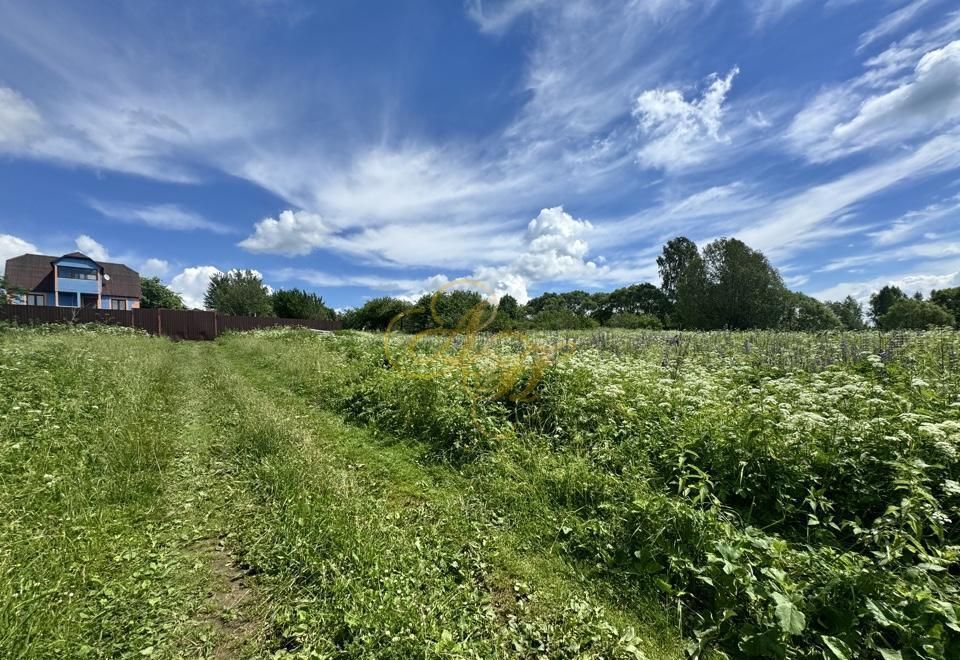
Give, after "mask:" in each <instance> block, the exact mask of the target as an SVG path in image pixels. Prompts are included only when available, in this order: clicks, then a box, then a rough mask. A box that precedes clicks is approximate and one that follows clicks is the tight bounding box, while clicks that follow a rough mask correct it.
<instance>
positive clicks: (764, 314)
mask: <svg viewBox="0 0 960 660" xmlns="http://www.w3.org/2000/svg"><path fill="white" fill-rule="evenodd" d="M657 269H658V271H659V274H660V283H659V285H657V284H653V283H650V282H642V283H638V284H631V285H629V286H625V287H621V288H619V289H615V290H613V291H609V292H593V293H589V292H587V291H580V290H577V291H566V292H563V293H553V292H549V293H544V294H542V295H540V296H537V297H536V298H533V299H531V300H529V301H528V302H527V303H526V304H525V305H521V304H519V303H518V302H517V300H516V299H515V298H514V297H512V296H510V295H505V296H503V297H502V298H500V300H499V303H498V304H497V305H496V309H494V308H493V307H492V306H489V305H488V304H487V303H485V302H484V299H483V297H482V296H481V294H480V293H478V292H476V291H464V290H451V291H444V292H443V293H442V294H440V295H438V296H436V297H434V296H433V294H424V295H423V296H422V297H421V298H420V299H419V300H417V301H416V302H413V303H411V302H408V301H405V300H402V299H399V298H393V297H389V296H383V297H379V298H373V299H371V300H368V301H366V302H365V303H364V304H363V305H362V306H360V307H357V308H354V309H350V310H347V311H346V312H344V313H343V314H339V315H338V314H337V313H336V312H335V311H334V310H333V309H331V308H330V307H328V306H327V305H326V304H325V303H324V301H323V298H322V297H321V296H318V295H317V294H315V293H311V292H308V291H303V290H301V289H296V288H294V289H279V290H276V291H272V292H271V291H270V289H269V288H268V287H267V286H266V285H265V284H264V283H263V281H262V279H261V278H260V276H259V275H258V274H257V273H255V272H253V271H250V270H235V271H230V272H229V273H220V274H217V275H215V276H213V277H212V278H211V280H210V284H209V286H208V287H207V291H206V295H205V296H204V306H205V307H206V308H207V309H212V310H216V311H218V312H220V313H222V314H235V315H238V316H278V317H283V318H297V319H322V320H334V319H339V320H341V321H342V322H343V324H344V327H346V328H352V329H357V330H385V329H386V328H387V326H388V325H389V324H390V322H391V321H392V320H393V319H394V318H396V317H397V316H398V315H400V314H401V313H402V314H403V318H402V319H401V321H400V322H399V324H398V326H397V329H399V330H402V331H406V332H419V331H421V330H426V329H429V328H432V327H436V326H440V327H446V328H454V327H458V326H461V327H462V326H463V325H464V324H465V323H468V322H470V321H471V315H479V316H480V317H483V318H473V319H472V322H473V323H475V324H476V325H482V326H484V327H485V328H486V329H488V330H493V331H498V330H501V331H502V330H575V329H589V328H596V327H601V326H602V327H610V328H634V329H639V328H647V329H662V328H675V329H690V330H719V329H731V330H746V329H781V330H806V331H821V330H840V329H847V330H860V329H863V328H865V327H867V323H868V322H869V323H871V324H872V325H874V326H876V327H878V328H881V329H885V330H893V329H901V328H903V329H907V328H914V329H920V328H927V327H930V326H956V325H957V323H958V321H960V287H953V288H948V289H942V290H934V291H932V292H931V294H930V296H929V298H926V299H925V298H924V297H923V296H922V295H921V294H920V293H919V292H918V293H916V294H914V295H913V296H908V295H907V294H906V293H904V292H903V291H902V290H901V289H900V288H898V287H896V286H892V285H889V286H885V287H883V288H882V289H880V290H879V291H878V292H876V293H875V294H873V295H872V296H871V297H870V300H869V304H868V306H867V309H866V310H864V308H863V306H862V305H861V304H860V303H859V302H858V301H857V300H855V299H854V298H853V297H852V296H847V297H846V298H844V299H843V300H839V301H820V300H817V299H815V298H813V297H811V296H808V295H806V294H803V293H800V292H798V291H791V290H789V289H788V288H787V286H786V285H785V284H784V282H783V278H782V277H781V275H780V273H779V272H778V271H777V269H776V268H774V267H773V266H772V265H771V264H770V262H769V260H768V259H767V258H766V256H764V255H763V253H761V252H760V251H759V250H754V249H753V248H751V247H750V246H748V245H747V244H746V243H744V242H743V241H740V240H737V239H735V238H720V239H717V240H715V241H713V242H711V243H709V244H707V245H706V246H705V247H704V248H703V249H700V248H698V247H697V245H696V243H694V242H693V241H691V240H690V239H688V238H686V237H683V236H679V237H677V238H674V239H672V240H670V241H668V242H667V243H666V244H665V245H664V246H663V250H662V252H661V254H660V256H659V257H657ZM141 288H142V290H143V297H142V299H141V307H144V308H156V307H163V308H167V309H183V308H184V304H183V300H182V299H181V298H180V296H178V295H177V294H176V293H175V292H173V291H172V290H171V289H170V288H169V287H167V286H165V285H164V284H163V283H162V282H161V281H160V279H159V278H157V277H152V278H141ZM431 304H433V305H434V309H433V310H432V311H431ZM485 306H486V307H485ZM494 312H496V313H495V315H494ZM491 317H493V318H492V322H489V324H488V321H490V318H491ZM438 321H439V322H438Z"/></svg>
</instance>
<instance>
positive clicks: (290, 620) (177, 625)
mask: <svg viewBox="0 0 960 660" xmlns="http://www.w3.org/2000/svg"><path fill="white" fill-rule="evenodd" d="M281 348H282V346H281V345H276V344H273V345H271V344H268V343H264V342H260V345H259V346H258V345H257V342H250V341H247V340H245V339H243V338H236V339H232V340H226V341H222V342H217V343H209V344H203V343H179V344H176V343H171V342H167V341H165V340H160V339H152V338H148V337H144V336H140V335H135V334H132V333H103V332H95V331H85V330H75V331H62V332H42V333H38V332H25V331H12V332H11V331H8V332H6V333H3V334H2V335H0V373H2V380H0V388H2V389H0V437H2V438H3V440H2V445H0V507H2V510H3V513H4V518H3V519H4V520H5V521H7V522H6V523H5V524H4V525H3V527H2V528H0V656H3V657H79V656H85V657H145V656H151V657H286V656H297V657H397V658H409V657H477V658H481V657H482V658H488V657H534V656H541V655H549V656H553V657H597V656H603V657H642V656H643V655H644V654H645V655H646V656H647V657H654V658H662V657H678V656H679V655H680V646H679V640H678V637H677V635H676V633H675V632H674V627H673V624H672V623H671V622H670V619H669V617H667V616H664V615H661V614H657V613H656V612H658V611H662V609H661V607H660V605H659V604H658V603H656V602H652V601H647V602H646V604H645V606H644V607H623V606H622V602H620V601H622V596H620V595H618V594H617V592H616V590H614V589H611V588H610V587H609V585H605V584H603V583H602V582H600V583H594V580H593V579H592V575H591V572H590V571H589V570H585V569H584V567H583V566H582V565H580V563H579V562H576V561H570V560H569V559H568V558H566V557H565V556H564V555H563V553H561V552H559V551H557V550H556V549H555V548H553V547H551V545H550V544H547V545H543V543H542V540H543V531H542V530H540V529H536V527H537V526H539V525H544V524H546V525H549V526H551V528H552V525H553V522H554V521H553V520H552V519H551V516H552V515H553V514H551V513H543V514H542V515H541V514H539V513H536V514H530V515H527V514H525V515H524V516H523V520H522V523H521V524H513V523H512V522H509V521H508V519H509V518H510V516H511V510H510V508H508V507H510V506H513V505H514V504H516V498H517V497H522V496H523V494H522V493H518V492H516V489H515V488H512V487H510V486H511V483H512V482H513V481H514V479H513V478H512V475H509V474H504V475H503V476H502V477H501V478H498V479H496V480H492V481H487V482H482V481H477V480H474V479H471V478H470V477H469V476H468V475H466V474H464V472H463V470H462V469H460V468H458V467H456V466H454V465H452V464H449V463H444V462H440V461H437V460H436V459H435V456H433V454H432V449H431V447H429V446H428V445H426V444H425V443H422V442H420V441H417V440H413V439H410V438H404V437H400V436H392V435H390V434H383V433H378V432H377V431H376V430H375V429H372V428H367V427H364V426H362V425H361V426H358V425H355V424H352V423H350V422H348V421H346V420H345V419H344V418H343V416H342V415H340V414H339V413H338V412H336V411H335V410H334V409H333V406H332V405H331V406H328V405H323V402H322V401H320V400H318V398H317V391H316V390H314V389H311V388H305V387H304V386H303V383H302V382H298V381H297V380H296V378H297V377H298V376H299V375H300V372H296V371H294V372H291V371H289V370H284V369H283V368H281V367H282V366H283V362H282V360H283V357H284V353H283V351H282V350H278V349H281ZM326 368H327V369H329V370H330V374H331V376H332V375H333V374H334V372H335V370H336V368H337V364H336V363H335V362H334V361H332V360H331V361H330V362H329V363H327V366H326ZM494 469H495V468H494V467H493V466H491V470H494ZM531 530H533V531H531ZM237 584H239V585H240V587H239V588H237V587H236V585H237ZM647 606H649V609H651V610H652V611H653V612H654V613H653V614H650V612H649V611H648V607H647Z"/></svg>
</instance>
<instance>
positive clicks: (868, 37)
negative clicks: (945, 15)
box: [859, 0, 940, 50]
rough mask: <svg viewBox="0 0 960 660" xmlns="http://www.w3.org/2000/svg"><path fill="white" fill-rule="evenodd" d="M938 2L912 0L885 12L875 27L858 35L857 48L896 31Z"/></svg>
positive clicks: (861, 47) (864, 46) (934, 0)
mask: <svg viewBox="0 0 960 660" xmlns="http://www.w3.org/2000/svg"><path fill="white" fill-rule="evenodd" d="M938 2H940V0H913V1H912V2H910V3H909V4H907V5H904V6H903V7H901V8H900V9H897V10H896V11H894V12H891V13H890V14H887V15H886V16H885V17H884V18H883V20H882V21H880V23H878V24H877V26H876V27H874V28H873V29H872V30H869V31H867V32H864V33H863V34H862V35H860V46H859V49H861V50H862V49H863V48H866V47H867V46H869V45H870V44H872V43H873V42H874V41H876V40H878V39H881V38H883V37H886V36H887V35H890V34H892V33H894V32H896V31H897V30H899V29H900V28H902V27H903V26H904V25H906V24H907V23H909V22H910V21H912V20H913V19H914V18H916V17H917V16H918V15H919V14H920V13H921V12H922V11H923V10H925V9H927V8H928V7H929V6H931V5H934V4H936V3H938Z"/></svg>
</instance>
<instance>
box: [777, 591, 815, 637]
mask: <svg viewBox="0 0 960 660" xmlns="http://www.w3.org/2000/svg"><path fill="white" fill-rule="evenodd" d="M773 599H774V600H775V601H776V602H777V610H776V612H777V619H779V621H780V628H781V629H782V630H783V632H785V633H789V634H791V635H799V634H800V633H802V632H803V629H804V628H806V627H807V618H806V617H805V616H804V615H803V612H801V611H800V610H798V609H797V606H796V605H794V604H793V601H792V600H790V599H789V598H788V597H787V596H785V595H784V594H781V593H779V592H774V593H773Z"/></svg>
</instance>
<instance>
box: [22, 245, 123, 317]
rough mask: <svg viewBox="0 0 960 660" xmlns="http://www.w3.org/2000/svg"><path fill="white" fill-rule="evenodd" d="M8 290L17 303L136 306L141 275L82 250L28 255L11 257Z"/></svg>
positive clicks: (117, 307) (113, 307) (71, 305)
mask: <svg viewBox="0 0 960 660" xmlns="http://www.w3.org/2000/svg"><path fill="white" fill-rule="evenodd" d="M5 275H6V280H7V291H8V292H9V293H10V302H11V303H13V304H15V305H50V306H55V307H92V308H97V309H136V308H137V307H139V306H140V275H139V273H137V272H136V271H135V270H133V269H132V268H128V267H127V266H124V265H123V264H111V263H106V262H98V261H94V260H93V259H91V258H90V257H88V256H87V255H85V254H83V253H81V252H71V253H70V254H65V255H63V256H62V257H51V256H47V255H43V254H24V255H20V256H19V257H13V258H12V259H7V267H6V273H5Z"/></svg>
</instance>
